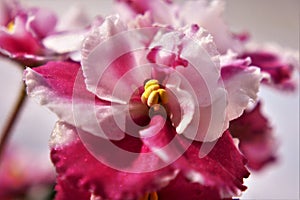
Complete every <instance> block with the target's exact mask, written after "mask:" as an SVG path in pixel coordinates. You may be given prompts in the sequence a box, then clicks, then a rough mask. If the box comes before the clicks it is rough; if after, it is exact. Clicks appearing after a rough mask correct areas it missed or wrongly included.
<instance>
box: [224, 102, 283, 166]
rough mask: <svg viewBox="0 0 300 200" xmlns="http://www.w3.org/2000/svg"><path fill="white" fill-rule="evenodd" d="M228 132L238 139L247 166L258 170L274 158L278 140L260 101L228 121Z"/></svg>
mask: <svg viewBox="0 0 300 200" xmlns="http://www.w3.org/2000/svg"><path fill="white" fill-rule="evenodd" d="M229 130H230V133H231V135H232V136H233V137H236V138H238V139H239V141H240V142H239V148H240V150H241V152H242V153H243V154H244V155H245V157H246V158H247V160H248V164H247V165H248V167H249V168H251V169H253V170H260V169H262V168H263V167H265V166H266V165H267V164H269V163H272V162H274V161H275V160H276V151H277V148H278V142H277V141H276V139H275V138H274V135H273V130H272V127H271V126H270V123H269V121H268V119H267V118H266V117H265V116H264V115H263V114H262V112H261V103H260V102H258V103H257V104H256V106H255V107H254V108H253V109H252V110H250V111H247V110H246V111H245V112H244V113H243V115H242V116H241V117H239V118H237V119H235V120H233V121H232V122H231V123H230V128H229Z"/></svg>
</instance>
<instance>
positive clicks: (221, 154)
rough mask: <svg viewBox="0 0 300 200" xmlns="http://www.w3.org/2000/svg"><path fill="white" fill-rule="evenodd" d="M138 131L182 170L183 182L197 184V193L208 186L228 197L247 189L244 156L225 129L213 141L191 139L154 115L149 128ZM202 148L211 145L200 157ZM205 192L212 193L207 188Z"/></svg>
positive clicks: (162, 157)
mask: <svg viewBox="0 0 300 200" xmlns="http://www.w3.org/2000/svg"><path fill="white" fill-rule="evenodd" d="M140 133H141V136H142V140H143V142H144V144H146V145H147V146H148V147H149V148H150V149H151V150H152V151H153V152H154V153H156V154H157V156H159V157H160V158H161V159H162V160H163V161H164V162H167V163H168V164H171V165H172V166H173V167H174V168H175V169H179V170H181V171H182V173H183V174H184V176H185V177H186V178H187V179H188V180H189V181H186V182H189V183H190V185H191V187H192V188H194V190H196V189H195V188H197V190H198V191H197V192H198V193H201V189H203V188H204V187H207V188H210V189H211V190H212V191H215V192H217V193H216V194H215V195H216V196H220V197H221V198H229V197H232V196H234V195H237V194H239V192H240V191H243V190H245V189H246V187H245V186H244V185H243V178H247V177H248V175H249V172H248V171H247V169H246V168H245V166H244V165H245V163H246V160H245V158H244V157H243V156H242V155H241V153H240V152H239V150H238V149H237V148H236V147H235V145H234V143H233V140H232V138H231V136H230V134H229V132H228V131H226V132H225V133H224V134H223V136H222V137H221V138H219V140H217V141H215V142H212V143H201V142H196V141H194V142H193V141H190V140H187V139H185V138H184V137H182V136H180V135H178V134H176V132H175V130H174V128H173V127H172V126H171V125H170V124H169V122H168V121H165V120H164V119H163V117H162V116H160V115H157V116H154V117H153V118H152V119H151V122H150V125H149V128H147V129H145V130H143V131H140ZM205 148H210V152H208V154H207V155H206V156H204V157H203V156H202V157H200V155H201V153H202V152H201V151H203V149H205ZM193 182H195V183H197V184H198V186H197V184H193ZM170 184H172V183H170ZM186 184H187V183H186ZM193 185H194V186H193ZM171 187H172V186H171ZM192 188H191V189H192ZM183 189H184V188H182V190H183ZM194 192H196V191H194ZM189 195H191V196H194V195H196V194H187V195H186V197H187V198H188V197H189ZM207 195H212V194H211V193H210V192H209V193H208V194H207ZM211 197H214V195H212V196H211Z"/></svg>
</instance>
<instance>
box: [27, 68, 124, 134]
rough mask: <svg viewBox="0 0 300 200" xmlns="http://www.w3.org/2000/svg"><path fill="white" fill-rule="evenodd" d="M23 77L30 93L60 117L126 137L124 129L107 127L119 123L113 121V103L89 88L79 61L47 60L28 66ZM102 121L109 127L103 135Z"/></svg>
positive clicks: (96, 132)
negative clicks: (35, 65)
mask: <svg viewBox="0 0 300 200" xmlns="http://www.w3.org/2000/svg"><path fill="white" fill-rule="evenodd" d="M24 78H25V82H26V85H27V93H28V95H29V96H31V97H34V98H35V99H37V100H38V102H39V103H40V104H42V105H45V106H47V107H48V108H49V109H50V110H52V111H53V112H54V113H55V114H57V116H58V117H59V118H60V119H61V120H63V121H65V122H68V123H70V124H73V125H76V126H77V127H79V128H81V129H83V130H85V131H88V132H90V133H93V134H96V135H97V134H98V135H99V136H102V137H109V138H111V139H120V138H122V137H124V133H123V131H120V130H119V129H117V130H116V129H111V128H110V129H108V127H118V126H117V125H116V124H113V123H110V122H114V121H113V120H111V118H112V114H113V111H112V110H111V106H109V103H108V102H105V101H101V100H99V99H98V98H97V97H96V96H95V95H94V94H92V93H90V92H89V91H88V90H87V89H86V86H85V83H84V77H83V73H82V71H81V69H80V65H79V64H78V63H75V62H48V63H47V64H46V65H43V66H41V67H37V68H34V69H29V68H28V69H27V70H26V71H25V74H24ZM99 125H101V126H103V127H104V128H106V129H108V131H107V132H105V133H106V135H101V134H102V132H101V131H100V129H99ZM109 130H110V131H109Z"/></svg>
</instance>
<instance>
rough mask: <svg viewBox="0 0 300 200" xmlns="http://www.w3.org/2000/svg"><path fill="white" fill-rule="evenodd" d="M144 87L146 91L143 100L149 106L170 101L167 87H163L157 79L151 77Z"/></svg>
mask: <svg viewBox="0 0 300 200" xmlns="http://www.w3.org/2000/svg"><path fill="white" fill-rule="evenodd" d="M144 89H145V91H144V93H143V94H142V97H141V101H142V102H143V103H144V104H147V105H148V106H149V107H151V106H153V105H155V104H158V103H162V104H166V103H168V96H167V92H166V90H165V89H163V88H161V86H160V85H159V82H158V81H157V80H155V79H151V80H149V81H147V82H146V84H145V86H144Z"/></svg>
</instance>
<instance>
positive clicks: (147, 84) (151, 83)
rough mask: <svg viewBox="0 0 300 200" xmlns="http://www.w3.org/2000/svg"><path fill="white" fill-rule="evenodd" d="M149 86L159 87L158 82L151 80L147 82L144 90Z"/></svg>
mask: <svg viewBox="0 0 300 200" xmlns="http://www.w3.org/2000/svg"><path fill="white" fill-rule="evenodd" d="M151 85H159V82H158V80H155V79H151V80H149V81H147V83H146V84H145V86H144V89H145V90H146V89H147V88H148V87H149V86H151Z"/></svg>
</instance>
